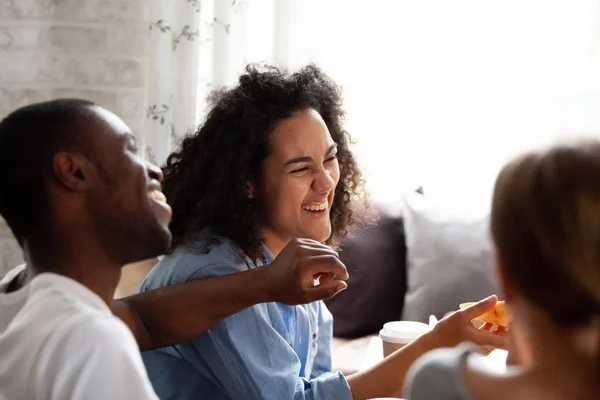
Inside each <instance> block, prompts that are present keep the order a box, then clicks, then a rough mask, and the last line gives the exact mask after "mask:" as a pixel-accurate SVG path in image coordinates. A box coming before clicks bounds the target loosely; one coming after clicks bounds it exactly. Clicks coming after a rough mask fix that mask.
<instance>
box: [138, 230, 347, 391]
mask: <svg viewBox="0 0 600 400" xmlns="http://www.w3.org/2000/svg"><path fill="white" fill-rule="evenodd" d="M263 252H264V255H265V258H266V260H267V262H268V263H269V262H271V261H272V260H273V256H272V254H271V253H270V252H269V250H268V249H267V248H266V247H264V246H263ZM261 266H262V264H261V263H258V264H255V263H254V262H253V261H252V260H250V259H249V258H248V257H247V256H246V255H245V254H243V253H242V252H241V250H240V249H239V248H238V247H237V246H236V245H234V244H233V243H232V242H230V241H228V240H225V239H224V240H223V242H222V243H220V244H215V245H212V246H211V247H210V248H209V251H208V253H206V254H205V253H203V252H200V251H193V250H189V249H183V248H179V249H176V250H175V251H174V252H173V253H172V254H170V255H168V256H166V257H164V258H163V259H162V260H161V261H160V263H159V264H158V265H157V266H155V267H154V269H152V271H151V272H150V273H149V274H148V276H147V277H146V279H145V280H144V281H143V282H142V285H141V290H142V291H148V290H151V289H156V288H159V287H162V286H167V285H171V284H175V283H180V282H185V281H190V280H195V279H202V278H205V277H210V276H218V275H228V274H232V273H235V272H239V271H245V270H247V269H251V268H257V267H258V268H259V267H261ZM232 296H235V293H232ZM332 323H333V318H332V316H331V313H330V312H329V311H328V310H327V308H326V307H325V304H324V303H323V302H321V301H319V302H315V303H311V304H305V305H300V306H288V305H285V304H281V303H265V304H258V305H256V306H253V307H250V308H248V309H246V310H244V311H242V312H239V313H237V314H235V315H232V316H231V317H228V318H226V319H224V320H223V321H222V322H220V323H219V324H217V325H216V326H214V327H213V328H212V329H210V330H209V331H208V332H207V333H206V334H204V335H201V336H198V337H197V338H195V339H194V340H192V341H190V342H187V343H184V344H181V345H177V346H173V347H168V348H163V349H159V350H154V351H149V352H145V353H143V354H142V357H143V359H144V363H145V364H146V368H147V370H148V376H149V377H150V380H151V382H152V385H153V386H154V390H155V391H156V393H157V394H158V396H159V397H160V398H161V399H163V400H166V399H177V400H186V399H190V400H192V399H194V400H196V399H211V400H213V399H214V400H219V399H245V400H270V399H272V400H292V399H294V400H300V399H315V400H317V399H333V400H338V399H339V400H351V399H352V394H351V392H350V387H349V386H348V383H347V381H346V379H345V378H344V376H343V375H342V374H341V373H340V372H337V373H331V372H330V371H331V340H332V328H333V326H332Z"/></svg>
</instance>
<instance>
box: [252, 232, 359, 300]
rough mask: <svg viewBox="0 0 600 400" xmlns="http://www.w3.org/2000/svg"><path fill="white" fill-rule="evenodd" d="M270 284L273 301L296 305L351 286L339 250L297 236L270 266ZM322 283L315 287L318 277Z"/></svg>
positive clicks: (267, 285)
mask: <svg viewBox="0 0 600 400" xmlns="http://www.w3.org/2000/svg"><path fill="white" fill-rule="evenodd" d="M262 268H264V269H265V274H266V282H265V283H266V287H267V291H268V293H269V298H270V300H271V301H275V302H280V303H285V304H290V305H296V304H307V303H311V302H313V301H316V300H322V299H326V298H329V297H332V296H334V295H335V294H337V293H339V292H340V291H342V290H344V289H346V287H347V286H348V285H347V284H346V282H344V280H346V279H348V278H349V276H348V271H347V270H346V267H345V266H344V264H342V262H341V261H340V259H339V257H338V253H337V252H335V251H334V250H332V249H331V248H330V247H327V246H325V245H323V244H321V243H319V242H316V241H314V240H310V239H294V240H292V241H291V242H290V243H288V245H287V246H286V247H285V248H284V249H283V250H282V252H281V253H280V254H279V255H278V256H277V258H275V260H274V261H273V262H272V263H271V264H270V265H268V266H265V267H262ZM317 279H318V280H319V282H320V284H319V285H316V286H315V283H314V282H315V280H317Z"/></svg>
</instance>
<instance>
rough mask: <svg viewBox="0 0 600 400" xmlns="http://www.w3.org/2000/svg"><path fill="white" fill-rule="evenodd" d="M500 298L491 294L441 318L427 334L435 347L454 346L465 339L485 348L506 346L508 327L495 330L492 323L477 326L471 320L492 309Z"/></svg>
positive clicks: (502, 347)
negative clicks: (492, 330)
mask: <svg viewBox="0 0 600 400" xmlns="http://www.w3.org/2000/svg"><path fill="white" fill-rule="evenodd" d="M497 301H498V298H497V297H496V296H490V297H488V298H486V299H483V300H481V301H479V302H477V303H475V304H473V305H471V306H469V307H466V308H463V309H462V310H458V311H456V312H454V313H452V314H450V315H447V316H446V317H444V318H443V319H441V320H440V321H439V322H438V323H437V324H436V325H435V327H434V328H433V329H432V330H431V332H429V333H428V334H427V335H428V336H429V339H430V341H431V343H430V344H431V345H432V346H433V347H454V346H456V345H457V344H459V343H461V342H465V341H469V342H472V343H474V344H476V345H478V346H481V347H482V348H483V349H484V350H491V349H496V348H500V349H505V348H506V339H505V335H506V332H507V330H506V328H498V329H497V330H495V331H494V332H491V331H490V330H491V329H492V328H493V325H491V324H483V325H482V326H481V327H480V328H476V327H475V326H473V324H472V323H471V320H473V319H474V318H476V317H478V316H480V315H481V314H483V313H485V312H486V311H489V310H491V309H492V308H493V307H494V305H495V304H496V302H497Z"/></svg>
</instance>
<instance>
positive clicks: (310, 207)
mask: <svg viewBox="0 0 600 400" xmlns="http://www.w3.org/2000/svg"><path fill="white" fill-rule="evenodd" d="M328 207H329V201H328V200H325V201H322V202H320V203H308V204H303V205H302V209H303V210H304V211H311V212H319V211H325V210H326V209H327V208H328Z"/></svg>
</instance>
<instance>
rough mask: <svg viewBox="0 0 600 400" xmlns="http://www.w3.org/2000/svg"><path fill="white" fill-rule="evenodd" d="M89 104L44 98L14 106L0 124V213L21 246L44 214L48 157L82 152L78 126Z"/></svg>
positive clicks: (84, 144) (43, 217)
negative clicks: (35, 102)
mask: <svg viewBox="0 0 600 400" xmlns="http://www.w3.org/2000/svg"><path fill="white" fill-rule="evenodd" d="M91 106H94V103H92V102H90V101H86V100H79V99H60V100H53V101H47V102H43V103H37V104H32V105H29V106H26V107H22V108H19V109H18V110H16V111H14V112H12V113H11V114H9V115H8V116H7V117H6V118H4V119H3V120H2V122H0V182H2V191H0V215H1V216H2V217H3V218H4V219H5V220H6V222H7V223H8V225H9V227H10V228H11V230H12V232H13V234H14V235H15V237H16V238H17V240H18V242H19V243H20V244H21V245H22V244H23V240H24V238H25V237H27V236H28V235H30V234H32V233H33V231H34V230H36V229H38V228H40V227H41V226H42V225H44V221H45V219H46V218H47V217H48V211H49V210H48V199H47V193H46V189H47V186H46V183H47V181H48V180H49V179H51V177H52V175H51V171H52V157H53V155H54V154H55V153H56V152H59V151H79V152H84V153H85V152H86V146H87V143H86V138H85V137H84V135H83V134H82V130H83V127H84V124H85V123H86V121H87V120H88V118H87V117H88V116H89V107H91Z"/></svg>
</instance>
